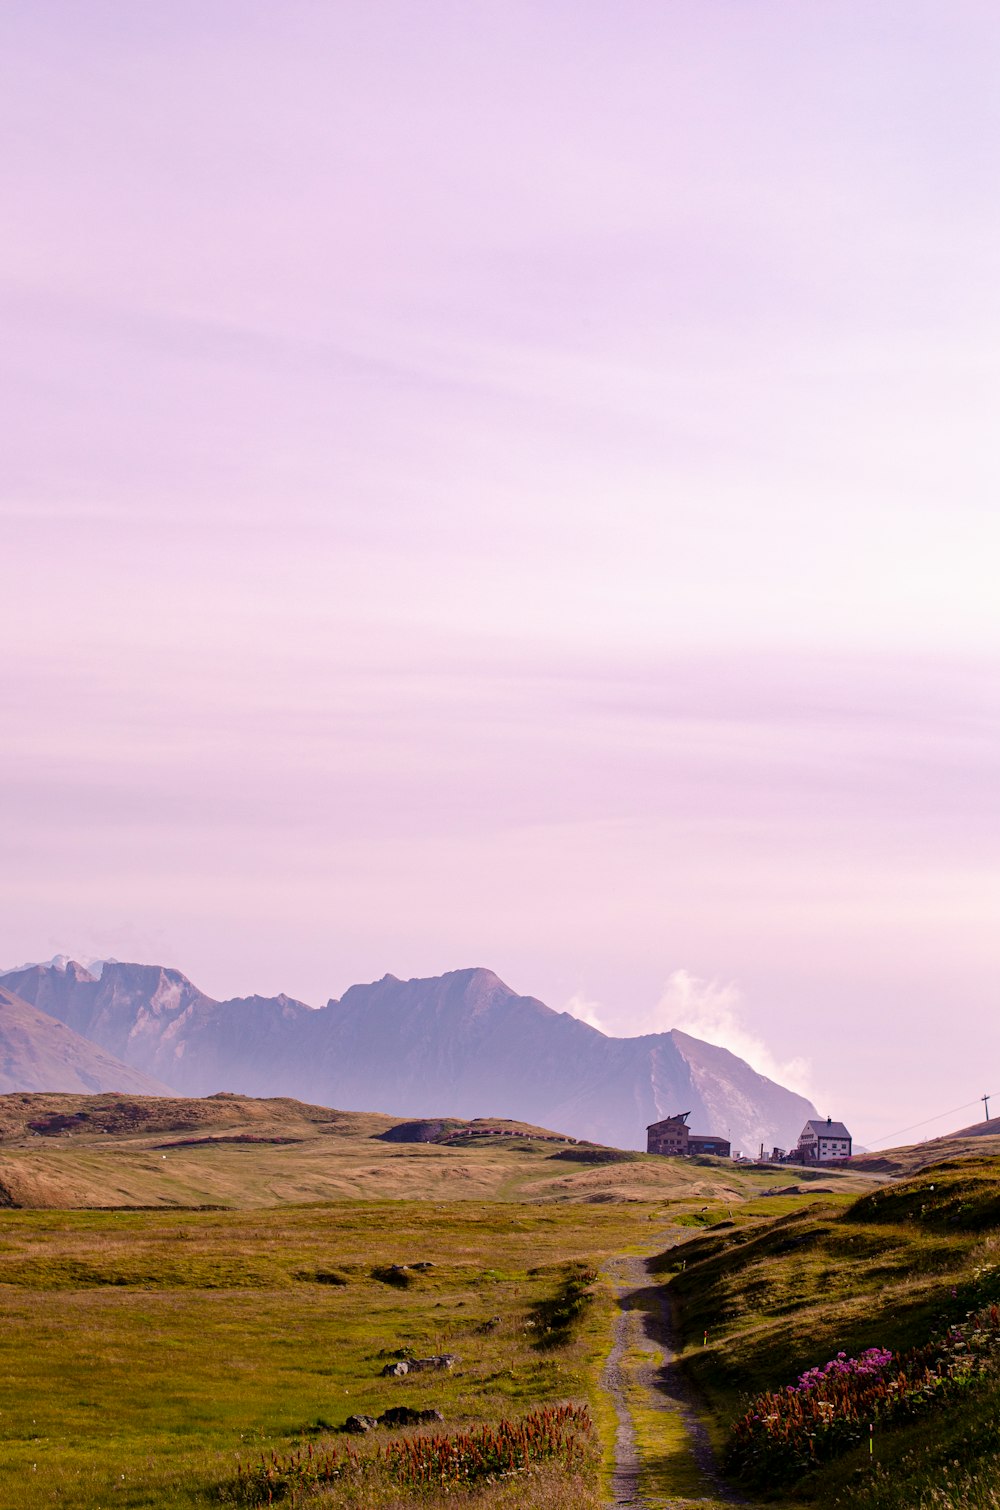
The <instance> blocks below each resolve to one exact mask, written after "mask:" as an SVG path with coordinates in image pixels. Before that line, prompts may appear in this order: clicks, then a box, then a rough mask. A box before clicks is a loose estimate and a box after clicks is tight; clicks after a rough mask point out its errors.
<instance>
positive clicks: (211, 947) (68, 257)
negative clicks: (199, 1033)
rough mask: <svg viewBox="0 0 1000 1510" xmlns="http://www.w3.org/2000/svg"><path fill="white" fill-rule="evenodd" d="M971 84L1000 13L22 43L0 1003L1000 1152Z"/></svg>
mask: <svg viewBox="0 0 1000 1510" xmlns="http://www.w3.org/2000/svg"><path fill="white" fill-rule="evenodd" d="M998 73H1000V12H998V11H997V9H996V7H995V5H993V4H992V3H989V0H983V3H970V0H953V3H949V4H948V5H947V6H944V5H941V4H940V3H937V0H935V3H927V0H881V3H880V4H879V5H877V6H873V5H871V3H870V0H837V3H836V4H833V3H830V4H826V3H816V4H810V5H803V4H802V3H801V0H755V3H754V4H752V5H750V4H740V3H736V0H666V3H664V0H655V3H654V0H650V3H641V0H615V3H614V4H610V3H601V4H596V3H592V0H572V3H569V0H565V3H563V0H532V3H530V4H527V3H521V0H482V3H479V4H476V5H469V4H467V3H459V0H421V3H420V4H419V5H417V4H414V3H412V0H411V3H408V4H403V3H399V0H380V3H379V4H377V5H373V4H371V3H370V0H338V3H337V4H334V5H330V4H327V3H319V0H317V3H309V0H283V3H282V4H281V5H280V6H276V5H273V4H262V3H258V0H172V3H171V4H170V5H169V6H152V5H149V6H146V5H142V6H140V5H136V4H134V3H133V0H93V3H91V4H88V5H87V6H80V5H77V4H76V3H73V0H65V3H60V0H7V3H6V4H5V5H4V6H3V9H2V13H0V134H2V140H3V142H4V162H5V189H4V194H3V205H2V209H0V215H2V217H3V229H2V235H0V319H2V328H3V331H4V338H3V342H2V344H0V388H2V392H0V429H2V432H3V434H2V445H0V565H2V579H0V699H2V701H0V706H2V709H3V715H2V733H0V859H2V864H0V966H4V967H8V968H9V967H12V966H14V965H15V964H18V963H20V962H22V961H24V960H29V959H47V958H49V957H50V956H51V955H53V954H55V953H57V952H65V953H68V954H70V955H73V956H75V957H77V958H80V957H92V956H98V957H102V956H107V955H111V956H114V957H116V958H119V959H140V960H147V961H156V962H158V963H163V964H167V965H172V966H176V967H178V968H180V969H182V970H184V971H185V973H186V974H188V975H190V976H191V977H192V978H193V979H194V980H195V981H196V982H197V983H198V985H200V986H201V987H202V989H204V990H205V991H207V992H208V993H209V994H211V995H214V996H218V997H228V996H232V995H237V994H247V993H251V992H259V993H261V994H272V993H275V992H277V991H281V990H284V991H287V992H288V993H289V994H290V995H293V996H296V997H299V998H300V999H302V1000H305V1001H307V1002H310V1003H312V1004H315V1005H319V1004H321V1003H323V1002H325V1001H326V1000H327V999H328V998H329V997H331V996H339V995H341V994H342V993H343V991H344V990H345V989H346V988H347V987H348V986H349V985H350V984H352V983H353V982H355V981H365V980H371V979H375V978H378V977H380V976H382V975H383V974H385V973H386V972H391V973H393V974H395V975H397V976H400V977H410V976H415V975H434V974H439V973H441V972H443V971H445V970H450V969H457V968H462V967H465V966H469V965H483V966H488V967H489V968H491V969H493V970H495V971H496V972H497V973H498V974H499V975H500V976H501V977H502V978H503V979H504V980H505V981H507V983H508V984H509V985H510V986H511V987H513V988H514V989H515V990H517V991H518V992H520V993H523V994H525V995H533V996H537V997H540V998H541V999H542V1000H543V1001H545V1002H547V1003H548V1004H549V1005H550V1006H553V1007H555V1008H558V1009H560V1010H562V1009H566V1010H570V1011H573V1012H574V1013H576V1014H577V1015H579V1016H581V1017H584V1018H585V1019H586V1020H588V1021H591V1022H595V1023H596V1024H598V1025H599V1026H601V1027H602V1028H603V1029H604V1030H605V1031H607V1032H611V1033H615V1034H632V1033H642V1032H652V1031H658V1030H660V1029H664V1028H668V1027H672V1026H683V1027H685V1028H686V1029H687V1030H689V1031H694V1032H697V1033H700V1034H702V1035H703V1036H705V1037H708V1038H710V1039H711V1040H712V1041H715V1042H722V1043H724V1044H725V1045H726V1046H728V1047H732V1048H734V1050H735V1051H736V1052H739V1053H741V1054H743V1055H744V1057H747V1058H749V1059H750V1061H751V1062H752V1063H754V1064H755V1066H756V1067H757V1068H760V1069H762V1070H763V1071H764V1072H765V1073H768V1074H771V1075H773V1076H775V1077H776V1078H779V1079H783V1080H784V1082H785V1083H787V1084H790V1085H793V1086H794V1087H795V1088H797V1089H804V1090H805V1091H807V1093H809V1094H810V1095H811V1096H812V1097H813V1099H814V1100H815V1102H816V1105H817V1106H818V1107H819V1109H820V1111H821V1113H822V1114H823V1115H827V1114H829V1115H832V1116H834V1117H835V1118H840V1119H843V1120H846V1121H847V1122H848V1124H849V1126H850V1127H851V1130H852V1132H853V1133H854V1135H855V1137H856V1138H857V1139H858V1141H860V1142H864V1143H867V1144H869V1145H871V1144H875V1143H878V1142H888V1141H891V1140H892V1138H893V1137H894V1136H895V1134H896V1133H897V1132H898V1131H901V1130H903V1129H909V1128H910V1127H912V1126H913V1125H915V1124H916V1125H919V1126H920V1127H921V1128H922V1129H923V1131H920V1132H916V1133H914V1134H913V1136H915V1137H916V1136H924V1135H928V1134H933V1133H936V1132H944V1131H947V1130H949V1128H950V1127H954V1126H962V1125H965V1124H966V1123H968V1122H970V1121H972V1120H975V1118H976V1104H977V1098H978V1097H979V1096H981V1095H982V1094H983V1093H984V1092H988V1091H992V1090H994V1089H995V1090H996V1092H997V1094H998V1101H1000V1029H998V1022H1000V1016H998V1012H997V978H998V969H997V967H998V963H1000V959H998V955H1000V942H998V941H1000V928H998V926H997V922H998V905H1000V886H998V849H997V839H998V827H1000V825H998V821H997V820H998V801H997V795H998V794H997V756H998V753H1000V752H998V745H1000V739H998V712H1000V699H998V654H997V652H998V648H1000V646H998V640H1000V634H998V613H997V589H996V582H997V576H998V549H1000V538H998V537H1000V526H998V518H1000V513H998V505H997V499H998V483H1000V446H998V441H997V423H996V416H997V413H998V411H1000V342H998V337H1000V280H998V279H997V276H996V269H997V267H998V265H1000V196H998V195H997V193H996V172H997V161H998V151H1000V92H998V90H997V89H996V79H997V77H998ZM993 1075H995V1076H996V1077H997V1078H996V1080H995V1081H991V1079H990V1077H991V1076H993ZM953 1111H954V1112H957V1113H958V1115H952V1112H953ZM979 1114H980V1115H981V1112H980V1113H979Z"/></svg>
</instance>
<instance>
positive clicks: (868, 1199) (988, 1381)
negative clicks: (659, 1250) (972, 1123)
mask: <svg viewBox="0 0 1000 1510" xmlns="http://www.w3.org/2000/svg"><path fill="white" fill-rule="evenodd" d="M751 1211H752V1207H750V1206H744V1207H739V1208H735V1212H734V1215H735V1221H734V1224H733V1226H732V1227H731V1228H729V1229H727V1230H725V1231H717V1232H714V1233H707V1234H705V1235H703V1236H699V1237H696V1238H694V1239H693V1240H691V1241H689V1242H687V1243H685V1244H682V1245H681V1246H679V1247H675V1248H673V1249H671V1250H669V1251H668V1252H666V1253H665V1254H663V1256H662V1258H661V1259H660V1260H659V1261H658V1262H657V1264H656V1265H655V1267H656V1268H657V1269H658V1271H659V1272H660V1273H661V1274H663V1275H670V1276H672V1277H671V1278H670V1280H669V1289H670V1293H671V1295H672V1296H673V1298H674V1301H675V1305H676V1314H677V1317H678V1321H679V1326H680V1333H681V1340H682V1342H683V1344H684V1346H685V1350H686V1351H685V1360H686V1368H687V1370H688V1372H689V1374H690V1377H691V1378H692V1379H693V1380H694V1382H695V1383H696V1385H697V1387H698V1389H699V1390H700V1392H701V1393H702V1396H703V1398H704V1399H705V1400H707V1401H708V1402H709V1404H710V1406H711V1409H712V1411H713V1414H714V1418H715V1421H716V1424H717V1428H718V1432H719V1439H720V1441H725V1440H726V1431H727V1428H730V1427H731V1426H732V1423H733V1422H735V1421H738V1420H739V1418H740V1417H741V1416H742V1415H743V1413H744V1412H745V1411H746V1410H747V1406H748V1401H750V1400H751V1399H753V1398H754V1397H756V1400H757V1403H756V1404H755V1405H754V1406H752V1408H751V1412H750V1421H751V1424H750V1426H749V1427H748V1428H747V1430H748V1432H749V1436H748V1441H749V1443H750V1446H749V1447H747V1448H746V1449H745V1450H744V1449H743V1448H740V1449H739V1450H740V1451H743V1453H744V1455H743V1457H742V1458H740V1457H739V1453H738V1452H737V1455H736V1457H735V1459H734V1466H737V1467H741V1468H742V1470H743V1472H744V1474H745V1476H746V1477H747V1480H748V1482H749V1483H750V1485H751V1487H754V1488H756V1490H757V1492H760V1491H761V1490H762V1489H763V1488H766V1489H767V1490H768V1491H769V1493H770V1494H771V1495H773V1496H775V1497H777V1498H779V1499H780V1498H782V1497H785V1498H787V1499H788V1500H790V1501H791V1502H794V1503H800V1502H801V1501H803V1500H806V1501H808V1502H810V1503H815V1504H817V1505H820V1506H831V1507H832V1506H834V1505H844V1506H846V1505H850V1506H852V1507H853V1506H856V1507H857V1510H925V1507H926V1510H931V1507H935V1506H940V1507H945V1506H949V1507H956V1510H957V1507H969V1510H971V1507H990V1510H993V1507H995V1506H997V1505H998V1504H1000V1495H998V1494H997V1493H996V1490H995V1488H989V1486H990V1485H993V1486H996V1485H997V1484H998V1483H1000V1450H998V1448H997V1442H996V1435H995V1422H996V1417H997V1412H998V1410H1000V1310H997V1307H996V1302H997V1301H998V1300H1000V1159H996V1158H992V1159H991V1158H985V1159H983V1158H980V1159H978V1160H975V1159H972V1158H970V1157H963V1158H959V1159H953V1160H948V1161H945V1162H944V1163H940V1164H937V1165H934V1166H932V1167H929V1168H925V1169H924V1170H923V1171H922V1172H921V1173H920V1174H918V1175H917V1176H915V1177H913V1178H910V1179H907V1180H904V1181H900V1182H897V1183H893V1184H890V1185H886V1186H884V1187H883V1188H881V1189H879V1190H877V1191H873V1192H869V1193H868V1194H866V1195H863V1196H860V1197H857V1198H854V1199H844V1198H843V1197H839V1198H837V1197H835V1198H833V1199H831V1200H830V1201H829V1202H828V1203H827V1204H826V1205H820V1204H813V1205H811V1206H810V1207H809V1208H808V1209H807V1208H804V1207H802V1206H801V1205H800V1206H799V1207H798V1209H795V1207H794V1206H789V1209H786V1210H785V1211H783V1212H781V1213H780V1214H779V1215H777V1216H776V1218H775V1219H773V1220H771V1221H766V1222H761V1221H759V1220H753V1219H752V1218H751V1215H750V1213H751ZM991 1307H992V1308H993V1309H992V1312H991V1309H990V1308H991ZM970 1317H971V1318H972V1319H970ZM873 1348H878V1349H887V1350H890V1351H891V1353H892V1355H893V1358H892V1362H891V1363H890V1364H887V1365H886V1366H885V1368H884V1370H883V1374H882V1377H881V1378H880V1379H875V1381H874V1382H872V1383H870V1384H868V1383H863V1380H862V1379H861V1377H860V1376H859V1377H858V1378H856V1379H854V1382H853V1384H850V1385H838V1386H837V1388H840V1389H841V1390H842V1393H841V1394H840V1395H838V1396H836V1398H834V1396H833V1395H831V1396H830V1399H831V1401H832V1403H830V1404H829V1405H826V1406H824V1405H822V1404H815V1403H814V1402H815V1401H816V1400H819V1399H820V1396H812V1395H811V1390H812V1389H814V1388H815V1387H816V1386H815V1382H814V1383H813V1385H807V1387H806V1388H805V1390H803V1391H801V1392H800V1393H798V1394H796V1395H794V1396H792V1397H791V1400H790V1399H789V1395H788V1387H789V1386H796V1384H797V1382H798V1381H799V1380H800V1377H801V1376H802V1375H803V1374H805V1373H806V1371H807V1370H809V1369H812V1368H822V1367H823V1366H824V1365H826V1364H827V1363H828V1361H829V1360H833V1359H837V1357H838V1355H841V1357H842V1358H846V1359H857V1358H859V1357H860V1356H861V1355H863V1354H865V1353H867V1352H868V1350H870V1349H873ZM915 1350H916V1351H915ZM841 1366H842V1365H839V1364H837V1365H835V1366H834V1374H836V1372H837V1370H838V1369H839V1368H841ZM921 1370H922V1371H923V1372H921ZM918 1375H919V1378H918ZM831 1377H832V1376H831ZM838 1377H839V1375H838ZM915 1381H916V1382H915ZM862 1386H863V1387H864V1388H865V1389H870V1390H871V1391H873V1395H872V1401H871V1402H869V1404H868V1405H867V1406H865V1407H864V1408H863V1409H861V1413H860V1415H859V1417H858V1420H857V1421H855V1422H852V1421H851V1420H849V1419H848V1417H849V1415H850V1411H851V1409H853V1408H854V1406H853V1405H852V1403H851V1402H852V1399H854V1398H855V1396H852V1395H851V1390H854V1391H855V1394H857V1391H860V1390H861V1389H862ZM831 1388H832V1386H831ZM768 1392H772V1393H768ZM802 1410H805V1411H806V1415H807V1420H806V1422H805V1425H804V1426H802V1428H801V1430H802V1433H804V1434H803V1435H802V1438H801V1443H800V1445H802V1444H804V1447H803V1451H804V1454H805V1460H804V1464H803V1462H799V1463H798V1468H797V1469H795V1468H793V1470H792V1471H789V1463H790V1462H791V1460H792V1458H793V1457H794V1448H795V1444H796V1443H797V1442H799V1437H798V1436H797V1435H796V1433H797V1432H799V1430H800V1428H799V1426H798V1425H797V1424H796V1420H797V1417H796V1412H801V1411H802ZM866 1410H867V1411H868V1416H867V1417H866V1415H865V1411H866ZM810 1411H811V1412H812V1414H811V1415H810V1414H809V1412H810ZM824 1411H825V1412H827V1414H826V1415H824V1414H823V1413H824ZM754 1416H756V1420H755V1421H754V1420H753V1417H754ZM793 1417H794V1418H795V1419H793ZM867 1420H871V1421H872V1422H873V1423H874V1429H873V1432H872V1434H871V1442H869V1431H868V1426H867V1424H866V1421H867ZM817 1423H818V1425H817ZM837 1432H839V1433H840V1434H841V1435H840V1437H839V1438H836V1433H837ZM769 1433H771V1436H770V1437H769V1435H768V1434H769ZM781 1433H784V1435H783V1436H781V1440H778V1436H779V1435H780V1434H781ZM772 1438H773V1439H772ZM790 1443H791V1446H790V1445H789V1444H790ZM831 1443H832V1444H833V1445H834V1446H837V1447H838V1450H836V1451H831V1455H830V1458H829V1461H823V1453H824V1451H825V1450H826V1447H827V1446H830V1444H831ZM824 1444H826V1446H824ZM817 1454H818V1456H817ZM755 1455H756V1456H755ZM754 1465H756V1466H754ZM977 1475H978V1479H979V1483H978V1485H977V1484H976V1483H974V1482H973V1480H974V1478H975V1477H976V1476H977ZM949 1483H950V1485H951V1487H950V1488H949V1487H947V1486H948V1484H949Z"/></svg>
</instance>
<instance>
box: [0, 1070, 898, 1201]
mask: <svg viewBox="0 0 1000 1510" xmlns="http://www.w3.org/2000/svg"><path fill="white" fill-rule="evenodd" d="M396 1122H397V1119H394V1118H391V1117H386V1116H379V1115H376V1114H374V1113H362V1112H341V1111H335V1110H331V1109H330V1108H327V1107H316V1106H307V1105H304V1104H303V1103H301V1102H298V1101H292V1100H288V1099H285V1098H277V1099H272V1100H256V1099H254V1098H251V1097H243V1096H229V1095H225V1096H212V1097H208V1098H206V1099H203V1100H197V1099H191V1100H185V1099H169V1098H142V1097H128V1096H113V1095H105V1096H91V1097H87V1096H60V1095H47V1096H42V1095H10V1096H3V1097H0V1203H2V1204H5V1205H12V1206H37V1207H81V1206H96V1207H115V1206H122V1207H124V1206H203V1205H223V1206H232V1207H240V1208H250V1207H265V1206H273V1205H278V1204H282V1203H288V1202H303V1201H328V1200H345V1199H359V1200H371V1199H377V1198H383V1199H390V1200H400V1199H423V1200H448V1201H454V1200H531V1201H545V1202H548V1201H584V1202H588V1203H592V1204H593V1203H601V1202H605V1201H657V1200H659V1201H663V1200H701V1201H703V1202H714V1203H716V1205H718V1206H719V1209H720V1210H723V1207H724V1205H725V1203H727V1202H728V1203H732V1202H733V1201H739V1200H742V1199H744V1198H745V1197H746V1196H747V1195H748V1194H752V1193H754V1192H756V1191H758V1190H763V1189H768V1188H772V1187H774V1186H776V1185H787V1183H788V1172H787V1171H778V1170H776V1171H774V1172H772V1171H769V1170H760V1171H758V1170H754V1169H752V1168H750V1169H748V1170H744V1169H742V1168H740V1167H739V1166H738V1165H734V1164H732V1163H730V1162H729V1161H728V1160H719V1159H703V1160H679V1159H663V1158H658V1157H656V1156H655V1155H647V1154H630V1155H628V1156H627V1157H624V1158H623V1157H622V1155H621V1153H620V1151H611V1157H612V1158H613V1162H608V1159H609V1151H607V1150H601V1149H598V1148H593V1147H591V1146H590V1145H586V1144H578V1143H576V1142H574V1140H572V1139H565V1140H561V1139H560V1137H559V1135H558V1134H557V1133H552V1132H550V1131H548V1130H547V1129H544V1128H536V1127H533V1126H531V1125H529V1124H526V1123H516V1122H509V1121H506V1120H504V1119H498V1118H489V1119H479V1120H478V1121H473V1122H471V1123H465V1124H462V1126H464V1127H465V1128H467V1129H468V1132H467V1134H466V1135H459V1136H455V1134H454V1131H453V1130H449V1133H448V1135H447V1136H446V1141H441V1142H431V1143H394V1142H387V1141H385V1139H384V1134H385V1133H387V1132H388V1131H389V1130H390V1129H391V1128H392V1127H393V1126H394V1125H396ZM492 1129H495V1130H496V1131H490V1130H492ZM505 1133H506V1134H518V1136H507V1135H505ZM533 1134H534V1135H536V1136H532V1135H533ZM564 1155H565V1156H568V1157H564ZM822 1183H823V1185H825V1186H827V1187H829V1186H831V1184H835V1185H837V1187H838V1188H840V1187H841V1186H843V1187H844V1188H847V1189H855V1190H857V1189H866V1188H868V1187H869V1186H870V1184H871V1183H872V1177H871V1176H870V1175H868V1176H858V1175H855V1174H839V1173H835V1174H833V1175H827V1174H824V1176H823V1180H822ZM723 1214H724V1211H723Z"/></svg>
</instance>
